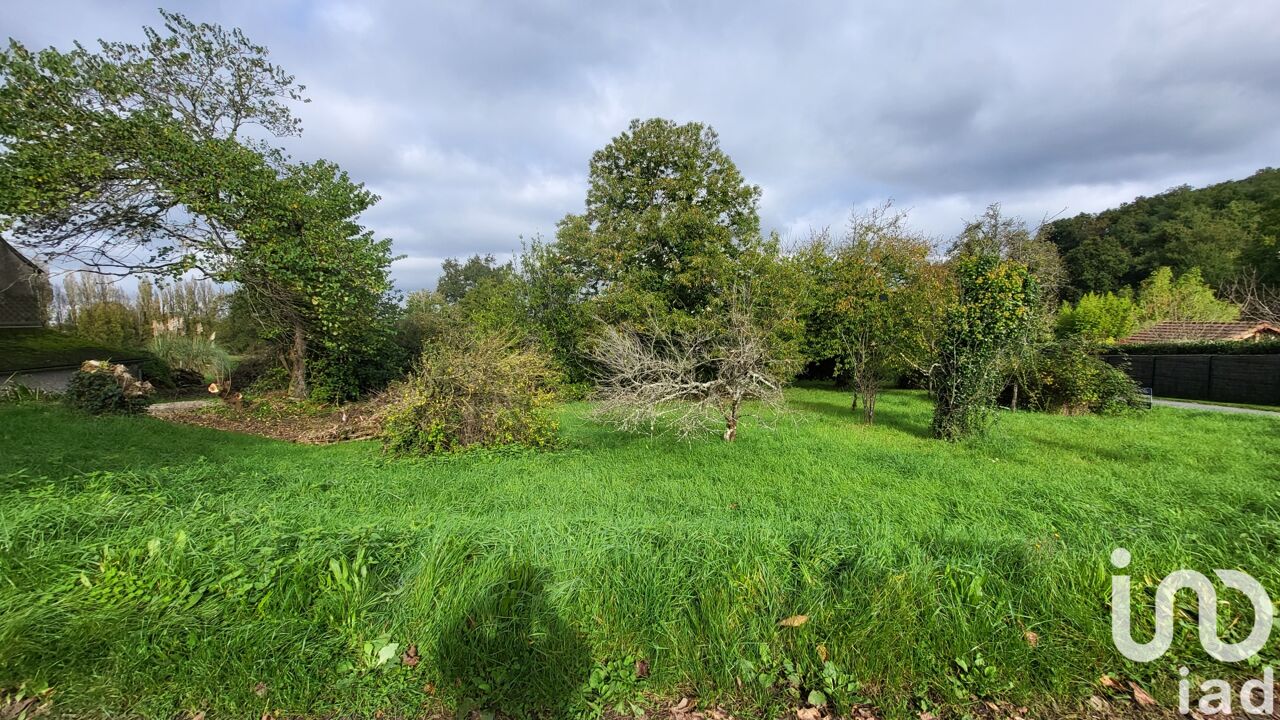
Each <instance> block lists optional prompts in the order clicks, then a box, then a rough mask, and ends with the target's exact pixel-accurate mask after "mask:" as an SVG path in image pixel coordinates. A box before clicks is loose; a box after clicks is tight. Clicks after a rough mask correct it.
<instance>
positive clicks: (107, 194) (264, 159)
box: [0, 11, 391, 397]
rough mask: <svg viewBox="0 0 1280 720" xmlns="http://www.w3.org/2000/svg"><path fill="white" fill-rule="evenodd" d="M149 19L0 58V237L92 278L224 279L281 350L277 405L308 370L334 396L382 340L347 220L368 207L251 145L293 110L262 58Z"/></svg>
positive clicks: (286, 82)
mask: <svg viewBox="0 0 1280 720" xmlns="http://www.w3.org/2000/svg"><path fill="white" fill-rule="evenodd" d="M162 15H163V18H164V21H165V23H164V27H163V29H160V30H157V29H152V28H147V29H146V30H145V33H146V39H145V41H144V42H143V43H142V44H139V45H133V44H128V43H111V42H106V41H102V42H100V43H99V45H100V47H99V49H98V51H97V52H90V51H89V50H88V49H86V48H85V47H83V46H81V45H78V44H77V45H76V46H75V47H74V48H73V49H71V50H69V51H65V52H64V51H59V50H56V49H47V50H42V51H38V52H33V51H31V50H29V49H27V48H26V47H24V46H22V45H21V44H19V43H17V42H15V41H11V42H10V45H9V48H8V50H6V51H5V52H3V53H0V145H2V146H3V150H0V229H3V228H7V229H9V231H10V232H11V233H12V234H13V235H14V236H15V239H17V240H18V241H19V242H20V243H22V244H23V245H25V246H27V247H28V248H32V249H34V250H36V251H37V252H38V253H39V254H40V255H42V256H43V257H45V258H47V259H57V260H59V261H61V262H63V263H70V264H79V265H81V266H83V267H86V268H87V269H89V270H91V271H93V272H98V273H103V274H135V273H154V274H162V275H170V276H179V275H183V274H187V273H190V272H198V273H203V274H204V275H205V276H207V277H210V278H212V279H215V280H218V281H225V282H233V283H236V284H237V285H238V287H239V289H240V292H241V293H242V294H243V295H244V296H245V297H247V298H249V299H251V300H252V301H253V302H254V308H255V313H254V314H255V316H256V317H258V319H259V320H260V321H262V322H264V323H267V324H269V325H271V327H272V330H271V332H270V333H269V334H271V335H274V336H281V337H287V338H288V339H289V346H290V348H291V350H290V352H289V353H288V357H289V358H290V361H289V365H290V369H291V371H292V375H293V381H292V383H291V387H292V389H293V391H294V393H295V394H304V393H305V392H307V390H308V379H309V378H308V371H307V369H306V368H307V361H308V360H311V359H314V360H315V361H316V362H315V363H314V365H315V372H314V373H312V374H315V375H316V376H317V378H321V377H322V378H323V382H322V383H321V386H322V387H323V388H324V390H323V391H322V393H321V394H323V395H326V396H330V397H344V396H349V395H350V394H352V392H354V389H356V388H359V387H361V386H362V385H364V384H366V382H365V381H364V380H361V379H359V376H360V375H362V374H364V373H365V372H366V371H365V369H364V367H363V365H362V362H363V360H364V359H363V358H362V357H361V355H360V353H356V352H353V350H354V349H355V348H357V347H370V346H376V343H372V341H371V340H370V338H369V337H368V334H369V333H374V334H375V335H378V334H381V332H382V329H383V328H384V327H386V326H387V325H386V323H383V322H381V321H375V320H376V318H374V317H373V315H371V314H372V313H376V312H381V310H382V309H383V308H385V307H386V305H387V302H388V300H389V292H390V281H389V279H388V274H387V272H388V266H389V264H390V260H391V258H390V249H389V241H386V240H377V239H374V238H373V237H372V235H371V234H370V233H369V232H368V231H367V230H365V229H364V228H363V227H361V226H360V225H359V223H358V221H357V217H358V215H359V214H360V213H361V212H363V211H364V210H366V209H368V208H369V207H370V206H371V205H372V204H373V203H374V202H376V200H377V198H376V196H374V195H372V194H371V193H369V192H368V191H366V190H364V188H363V187H362V186H360V185H358V184H357V183H354V182H352V181H351V180H350V178H348V177H347V176H346V175H345V173H342V172H341V171H340V170H339V169H338V168H337V167H336V166H334V165H333V164H332V163H327V162H323V161H321V162H317V163H294V162H291V161H290V160H289V159H288V158H287V157H286V156H285V154H284V153H283V152H282V151H280V150H279V149H277V148H273V147H272V146H270V145H269V144H268V143H267V142H266V141H265V138H269V137H279V136H288V135H296V134H298V133H299V132H300V131H301V128H300V125H299V123H298V120H297V118H296V117H294V115H293V114H292V112H291V110H290V107H289V104H290V103H291V102H295V101H303V100H305V98H304V97H303V95H302V91H303V88H302V86H300V85H298V84H296V83H295V82H294V78H293V76H291V75H289V74H287V73H286V72H284V71H283V70H282V69H280V68H279V67H278V66H276V65H274V64H272V63H271V62H270V61H269V60H268V56H267V51H266V48H264V47H262V46H260V45H256V44H254V43H253V42H251V41H250V40H249V39H248V38H246V37H245V36H244V34H243V33H242V32H240V31H239V30H225V29H223V28H221V27H219V26H217V25H209V24H201V23H195V22H192V21H190V20H188V19H187V18H185V17H183V16H181V15H178V14H175V13H167V12H163V11H162ZM250 127H252V128H255V129H254V131H253V132H252V133H249V132H247V129H248V128H250ZM361 334H363V335H361ZM357 336H361V339H360V341H359V342H357V341H356V337H357ZM374 352H375V353H377V352H379V351H378V350H375V351H374Z"/></svg>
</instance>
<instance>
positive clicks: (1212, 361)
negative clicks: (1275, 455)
mask: <svg viewBox="0 0 1280 720" xmlns="http://www.w3.org/2000/svg"><path fill="white" fill-rule="evenodd" d="M1102 359H1103V360H1106V361H1107V362H1109V363H1111V364H1112V365H1116V366H1123V365H1124V363H1125V361H1128V364H1129V376H1130V377H1132V378H1133V379H1134V382H1136V383H1138V385H1141V386H1142V387H1146V388H1151V391H1152V394H1154V395H1156V396H1157V397H1173V398H1184V399H1187V400H1212V401H1216V402H1235V403H1252V404H1256V405H1280V355H1127V356H1126V355H1104V356H1103V357H1102Z"/></svg>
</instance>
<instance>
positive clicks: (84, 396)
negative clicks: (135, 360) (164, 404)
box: [63, 360, 153, 415]
mask: <svg viewBox="0 0 1280 720" xmlns="http://www.w3.org/2000/svg"><path fill="white" fill-rule="evenodd" d="M152 392H153V390H152V387H151V383H149V382H146V381H142V382H139V381H138V380H135V379H134V377H133V376H132V375H130V374H129V371H128V369H127V368H125V366H123V365H112V364H110V363H107V362H103V361H99V360H89V361H88V362H86V363H85V364H83V365H81V366H80V369H79V370H78V371H76V373H75V374H74V375H72V376H71V380H70V381H69V382H68V383H67V392H66V393H65V394H64V395H63V398H64V399H65V400H66V402H67V403H68V404H69V405H71V406H73V407H77V408H79V409H81V410H84V411H86V412H89V413H91V414H94V415H102V414H106V413H126V414H132V413H139V412H143V411H145V410H146V409H147V406H148V405H150V404H151V393H152Z"/></svg>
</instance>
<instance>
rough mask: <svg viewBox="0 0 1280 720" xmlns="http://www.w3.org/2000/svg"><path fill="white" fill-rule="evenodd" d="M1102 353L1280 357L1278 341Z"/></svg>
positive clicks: (1152, 345) (1115, 349)
mask: <svg viewBox="0 0 1280 720" xmlns="http://www.w3.org/2000/svg"><path fill="white" fill-rule="evenodd" d="M1102 351H1103V352H1111V353H1123V354H1125V355H1280V340H1259V341H1256V342H1240V341H1239V340H1222V341H1217V342H1178V343H1146V344H1140V345H1117V346H1110V347H1103V348H1102Z"/></svg>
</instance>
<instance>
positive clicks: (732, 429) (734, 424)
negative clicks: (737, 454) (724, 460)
mask: <svg viewBox="0 0 1280 720" xmlns="http://www.w3.org/2000/svg"><path fill="white" fill-rule="evenodd" d="M724 424H725V428H724V441H725V442H733V441H734V440H736V439H737V437H738V407H737V406H736V405H735V406H734V407H733V409H732V410H730V411H729V415H728V417H726V418H725V423H724Z"/></svg>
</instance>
